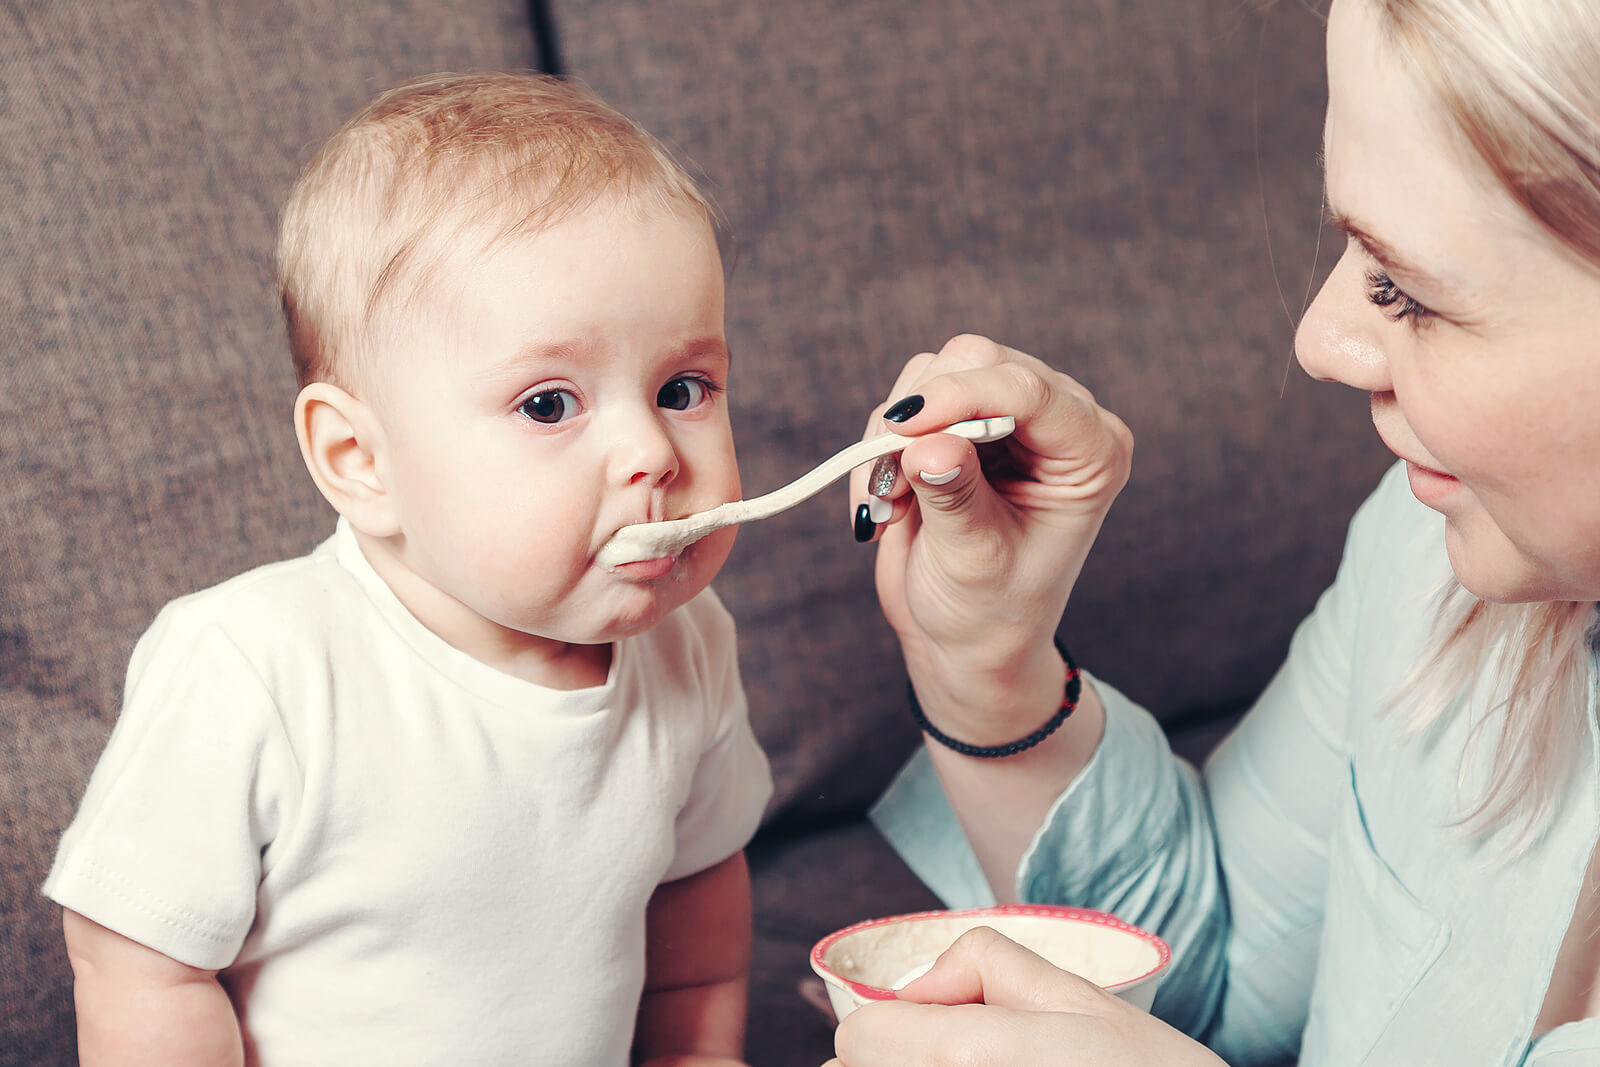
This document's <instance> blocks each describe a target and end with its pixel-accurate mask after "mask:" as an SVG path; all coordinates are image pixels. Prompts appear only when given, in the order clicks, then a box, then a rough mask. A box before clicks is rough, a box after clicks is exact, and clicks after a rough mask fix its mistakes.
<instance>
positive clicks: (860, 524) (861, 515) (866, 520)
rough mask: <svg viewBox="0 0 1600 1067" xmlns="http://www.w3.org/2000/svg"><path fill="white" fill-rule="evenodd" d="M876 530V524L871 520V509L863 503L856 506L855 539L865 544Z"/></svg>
mask: <svg viewBox="0 0 1600 1067" xmlns="http://www.w3.org/2000/svg"><path fill="white" fill-rule="evenodd" d="M877 532H878V524H877V523H875V522H873V521H872V509H871V508H869V507H867V505H865V504H862V505H861V506H860V507H858V508H856V541H857V542H858V543H860V544H865V543H866V542H868V541H870V540H872V535H873V534H875V533H877Z"/></svg>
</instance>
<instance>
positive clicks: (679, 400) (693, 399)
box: [656, 378, 717, 411]
mask: <svg viewBox="0 0 1600 1067" xmlns="http://www.w3.org/2000/svg"><path fill="white" fill-rule="evenodd" d="M716 388H717V387H716V386H715V385H712V384H711V383H710V382H709V381H707V380H706V379H704V378H674V379H672V381H670V382H668V383H667V384H666V385H663V386H662V387H661V391H660V392H659V393H657V394H656V406H657V407H663V408H669V409H670V410H672V411H688V410H689V409H690V408H692V407H697V406H699V405H700V404H703V403H705V401H706V399H707V398H708V397H710V395H711V394H712V393H714V392H715V391H716Z"/></svg>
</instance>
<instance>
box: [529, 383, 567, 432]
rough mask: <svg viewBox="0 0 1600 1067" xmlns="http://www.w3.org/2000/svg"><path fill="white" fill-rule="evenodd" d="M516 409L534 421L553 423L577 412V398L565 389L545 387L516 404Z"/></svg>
mask: <svg viewBox="0 0 1600 1067" xmlns="http://www.w3.org/2000/svg"><path fill="white" fill-rule="evenodd" d="M517 410H518V411H520V412H522V414H524V415H526V416H527V417H528V418H530V419H532V420H533V421H534V422H542V423H545V424H547V425H553V424H554V423H558V422H565V421H566V420H567V419H570V418H572V416H574V415H576V414H577V413H578V398H577V397H575V396H573V395H572V394H571V393H569V392H567V391H566V390H565V389H546V390H545V391H544V392H541V393H534V394H533V395H532V396H530V397H528V398H527V399H526V400H524V401H523V402H522V403H521V404H519V405H517Z"/></svg>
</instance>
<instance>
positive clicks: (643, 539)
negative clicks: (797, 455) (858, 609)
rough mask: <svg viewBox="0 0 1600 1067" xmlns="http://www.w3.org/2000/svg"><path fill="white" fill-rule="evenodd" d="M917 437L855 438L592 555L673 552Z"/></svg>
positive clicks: (991, 421)
mask: <svg viewBox="0 0 1600 1067" xmlns="http://www.w3.org/2000/svg"><path fill="white" fill-rule="evenodd" d="M1016 427H1017V420H1016V419H1014V418H1012V417H1011V416H1010V415H1000V416H996V417H994V418H987V419H968V420H967V421H965V422H958V423H955V424H954V425H951V426H946V427H945V428H944V429H943V430H940V431H938V432H939V433H948V434H953V435H955V436H956V437H964V438H966V439H967V440H969V441H975V442H977V443H979V444H982V443H983V442H985V441H998V440H1000V439H1001V438H1002V437H1005V436H1007V435H1008V434H1010V433H1011V431H1012V430H1014V429H1016ZM915 440H916V438H915V437H904V436H902V435H900V434H897V433H883V434H879V435H878V436H876V437H869V438H867V439H866V440H865V441H857V442H856V443H855V444H853V445H851V446H850V447H849V448H846V449H844V450H843V451H842V452H840V453H838V454H837V455H835V456H833V457H831V458H829V459H826V460H824V461H823V462H821V463H819V464H817V466H816V467H814V468H812V469H811V470H810V471H807V472H806V473H805V474H802V475H801V476H800V477H798V478H796V479H795V480H794V481H792V482H790V483H789V484H788V485H786V486H784V487H783V488H782V489H775V490H773V491H772V492H770V493H768V494H766V495H765V496H758V497H756V498H755V499H753V500H734V501H731V502H729V503H727V504H718V505H717V506H716V507H714V508H711V509H710V510H708V511H702V512H700V513H699V514H698V515H689V516H686V517H685V518H681V519H669V520H667V521H666V522H643V523H637V524H635V525H633V526H624V527H623V528H622V529H620V530H618V531H617V532H616V533H615V534H613V535H612V536H611V540H609V541H607V542H606V543H605V544H604V545H602V546H601V548H600V551H599V552H598V553H597V554H596V555H595V559H596V560H598V561H599V563H600V564H601V565H602V566H605V567H611V568H616V567H620V566H622V565H623V564H625V563H638V562H641V561H643V560H647V559H660V558H661V557H662V556H671V555H674V554H676V553H677V552H679V551H680V550H681V549H683V548H685V547H686V546H688V545H691V544H693V543H694V542H696V541H698V540H700V539H701V538H702V537H704V536H705V535H706V534H708V533H711V532H712V531H713V530H720V529H722V528H723V527H724V526H733V525H735V524H736V523H741V522H754V521H755V520H756V519H765V518H768V517H770V516H773V515H776V514H778V513H779V512H780V511H788V510H789V509H790V508H792V507H794V506H795V505H796V504H798V503H800V502H801V501H802V500H805V499H807V498H809V497H812V496H815V495H816V494H817V493H819V492H821V491H822V490H823V489H826V488H827V487H828V486H830V485H832V484H833V483H834V482H836V481H838V480H839V479H840V478H842V477H844V476H845V475H846V474H849V473H850V472H851V471H852V470H854V469H855V468H857V467H859V466H861V464H863V463H870V462H872V461H873V460H875V459H877V458H878V457H879V456H886V455H888V454H889V453H890V452H898V451H900V450H901V449H903V448H905V447H906V446H907V445H909V444H910V443H911V442H912V441H915Z"/></svg>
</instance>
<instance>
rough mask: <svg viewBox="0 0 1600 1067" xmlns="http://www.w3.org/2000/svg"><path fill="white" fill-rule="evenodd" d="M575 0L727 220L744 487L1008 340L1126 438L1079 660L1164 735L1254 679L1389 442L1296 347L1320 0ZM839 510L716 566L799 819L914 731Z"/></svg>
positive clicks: (582, 50)
mask: <svg viewBox="0 0 1600 1067" xmlns="http://www.w3.org/2000/svg"><path fill="white" fill-rule="evenodd" d="M558 11H559V13H560V32H561V42H562V50H563V54H564V56H565V60H566V66H567V68H568V70H569V71H570V72H571V74H572V75H573V76H575V77H578V78H582V79H584V80H586V81H587V82H589V83H590V84H591V85H593V86H594V87H595V88H596V89H598V90H599V91H600V92H601V94H602V95H604V96H606V97H607V98H609V99H610V100H612V101H613V102H614V103H616V104H617V105H619V106H620V107H622V108H623V109H625V110H627V111H629V112H630V113H631V114H633V115H635V116H636V117H638V118H639V119H640V120H642V121H643V122H644V123H645V124H646V125H647V126H649V127H650V128H651V129H652V130H654V131H656V132H657V133H658V134H660V135H661V136H663V137H664V138H666V139H667V140H668V141H670V142H671V143H673V144H674V145H675V146H676V147H677V148H678V149H679V150H680V151H681V152H682V153H683V154H684V155H685V156H686V157H688V158H689V159H690V160H692V161H693V162H694V163H695V164H697V165H698V166H699V167H700V168H701V169H702V170H703V171H704V172H705V174H706V176H707V177H708V179H709V182H710V184H711V187H712V189H713V191H714V193H715V195H716V197H717V199H718V201H719V202H720V203H721V205H722V207H723V209H724V210H725V211H726V213H727V215H728V217H729V220H730V223H731V226H730V229H731V232H732V254H731V257H730V258H731V260H732V286H731V289H730V293H729V301H730V302H729V331H730V340H731V344H732V347H733V349H734V351H735V353H736V359H735V363H736V366H735V372H734V381H733V389H732V397H733V400H732V402H733V404H734V415H735V419H734V431H735V435H736V437H737V439H738V441H739V446H740V455H741V463H742V466H743V471H744V482H745V485H746V487H747V489H748V491H750V492H752V493H754V492H760V491H764V490H766V489H769V488H771V487H774V486H777V485H779V484H781V483H783V482H786V481H787V480H788V479H790V478H791V477H793V476H795V475H796V474H798V473H799V472H801V471H802V470H804V469H805V468H806V467H807V466H809V465H810V464H811V463H813V462H815V461H816V460H817V459H818V458H820V457H821V456H823V455H824V454H826V453H829V452H831V451H832V450H833V449H835V448H837V447H839V446H840V445H841V444H843V443H844V442H846V441H847V440H850V439H853V438H855V437H856V436H858V435H859V434H860V432H861V427H862V421H863V416H864V413H865V412H866V411H867V410H868V409H869V408H870V407H871V406H872V405H873V404H875V403H877V402H878V401H880V400H882V399H884V398H885V395H886V392H887V391H888V390H889V388H890V387H891V384H892V382H893V380H894V374H895V372H896V370H897V369H898V367H899V366H900V365H901V363H902V362H903V361H904V360H905V359H906V358H907V357H908V356H910V355H912V354H913V353H915V352H917V351H919V350H923V349H931V348H937V347H938V346H939V345H940V344H941V343H943V341H944V340H945V339H947V338H948V337H949V336H951V335H952V334H954V333H956V332H960V331H977V332H984V333H988V334H990V335H992V336H995V337H997V338H1000V339H1002V340H1004V341H1006V342H1007V343H1009V344H1012V345H1015V346H1017V347H1019V348H1022V349H1024V350H1027V351H1030V352H1032V353H1034V354H1036V355H1039V356H1041V357H1043V358H1045V359H1047V360H1049V361H1051V362H1053V363H1054V364H1055V365H1056V366H1058V367H1061V368H1063V369H1065V370H1068V371H1070V372H1071V373H1073V374H1075V375H1077V376H1078V377H1079V378H1080V379H1081V380H1082V381H1083V382H1084V383H1086V384H1087V385H1088V386H1089V387H1090V388H1091V389H1092V390H1093V391H1094V392H1095V393H1096V395H1097V396H1098V397H1099V398H1100V399H1101V400H1102V401H1103V402H1104V403H1106V404H1107V405H1108V406H1109V407H1111V408H1112V409H1113V410H1115V411H1117V412H1118V413H1120V414H1121V415H1122V416H1123V417H1124V418H1125V419H1126V420H1127V422H1128V424H1129V425H1130V426H1131V427H1132V429H1133V431H1134V434H1135V436H1136V437H1137V439H1138V448H1137V450H1136V455H1135V458H1134V475H1133V480H1132V482H1131V484H1130V485H1129V487H1128V489H1127V490H1126V491H1125V492H1124V493H1123V496H1122V499H1121V501H1120V502H1119V503H1118V505H1117V507H1116V508H1115V509H1114V511H1113V513H1112V515H1111V517H1110V519H1109V521H1108V522H1107V525H1106V528H1105V532H1104V534H1103V536H1102V537H1101V539H1100V543H1099V545H1098V546H1097V548H1096V549H1095V552H1094V554H1093V555H1092V556H1091V558H1090V561H1089V564H1088V569H1087V572H1086V573H1085V575H1084V578H1083V580H1082V582H1081V584H1080V587H1079V589H1078V591H1077V594H1076V596H1075V598H1074V601H1073V604H1072V605H1071V607H1070V608H1069V611H1068V619H1067V625H1066V628H1065V630H1064V633H1065V635H1066V638H1067V640H1068V642H1069V643H1070V644H1071V646H1072V648H1073V649H1074V651H1075V654H1076V655H1077V657H1078V659H1079V662H1081V663H1083V664H1085V665H1087V666H1088V667H1090V668H1091V669H1093V670H1094V671H1095V672H1097V673H1098V674H1099V675H1101V676H1102V677H1105V678H1107V679H1109V680H1111V681H1113V682H1114V683H1115V684H1117V685H1118V686H1121V687H1124V688H1125V689H1126V691H1127V692H1128V693H1129V694H1130V695H1132V696H1133V697H1135V698H1136V699H1139V700H1141V701H1143V702H1145V703H1146V704H1148V705H1149V706H1150V707H1151V708H1152V710H1154V711H1155V712H1156V714H1157V715H1158V716H1160V717H1162V718H1163V719H1164V720H1167V721H1173V720H1175V719H1180V718H1182V717H1184V716H1186V715H1189V714H1193V713H1196V712H1210V711H1213V710H1215V709H1220V708H1232V707H1237V706H1238V705H1240V704H1242V703H1244V702H1246V701H1247V700H1248V699H1249V697H1250V696H1251V695H1253V694H1254V693H1255V692H1256V691H1257V690H1258V689H1259V688H1260V687H1261V686H1262V684H1263V683H1264V682H1265V681H1266V679H1267V678H1268V676H1269V674H1270V672H1271V671H1272V669H1273V668H1274V666H1275V665H1276V663H1277V662H1278V661H1279V659H1280V658H1281V657H1282V655H1283V653H1284V651H1285V649H1286V648H1287V643H1288V638H1289V634H1290V631H1291V629H1292V628H1293V625H1294V623H1295V622H1296V620H1297V619H1298V618H1299V617H1300V616H1301V615H1302V614H1303V613H1304V612H1305V611H1306V610H1307V609H1308V608H1309V607H1310V605H1311V603H1312V601H1313V599H1314V598H1315V596H1316V594H1317V592H1318V591H1319V590H1320V589H1321V587H1322V586H1323V585H1324V584H1325V583H1326V582H1327V581H1328V580H1329V579H1330V578H1331V577H1332V574H1333V570H1334V566H1335V564H1336V561H1337V558H1338V551H1339V545H1340V543H1341V540H1342V534H1343V525H1344V522H1345V520H1346V519H1347V518H1348V516H1349V515H1350V514H1351V512H1352V511H1353V510H1354V507H1355V504H1356V503H1357V502H1358V501H1359V499H1360V498H1361V497H1362V496H1363V495H1364V494H1365V493H1366V491H1367V490H1368V489H1369V488H1370V487H1371V486H1372V485H1374V484H1375V483H1376V480H1377V477H1378V474H1379V473H1380V472H1381V470H1382V468H1383V467H1384V465H1385V463H1386V462H1387V455H1386V453H1384V452H1383V450H1382V448H1381V447H1380V446H1379V444H1378V442H1377V441H1376V439H1375V437H1374V435H1373V434H1372V431H1371V428H1370V426H1368V425H1367V405H1366V402H1365V400H1364V398H1362V397H1360V396H1357V395H1355V394H1353V393H1350V392H1349V391H1348V390H1343V389H1339V388H1336V387H1332V386H1320V387H1319V386H1317V385H1314V384H1313V383H1311V382H1309V381H1308V380H1306V379H1304V377H1303V376H1302V375H1301V374H1300V373H1299V372H1298V371H1297V370H1296V369H1295V368H1294V367H1293V365H1292V356H1291V328H1290V321H1289V313H1292V312H1298V311H1299V309H1300V307H1301V305H1302V303H1303V301H1304V299H1305V295H1306V293H1307V292H1308V288H1307V286H1308V282H1309V280H1310V278H1311V276H1312V274H1313V273H1314V270H1313V263H1314V261H1315V260H1316V258H1317V257H1316V251H1317V242H1318V239H1319V218H1320V175H1319V173H1318V168H1317V162H1316V154H1317V148H1318V144H1319V140H1320V131H1321V112H1322V108H1323V100H1324V87H1323V80H1322V79H1323V76H1322V59H1321V52H1322V43H1321V36H1322V25H1321V23H1320V21H1319V20H1318V19H1317V18H1316V17H1315V16H1314V15H1313V14H1312V13H1311V12H1310V11H1309V10H1308V8H1307V7H1306V6H1305V5H1300V4H1279V5H1277V6H1276V8H1274V9H1273V10H1272V11H1271V12H1270V13H1269V14H1268V15H1266V16H1265V17H1263V16H1261V15H1260V14H1258V13H1257V8H1256V6H1255V5H1247V4H1239V3H1237V2H1235V0H1194V2H1186V3H1176V4H1175V3H1172V2H1170V0H1120V2H1117V3H1102V2H1090V0H1068V2H1062V0H1013V2H1011V3H1008V4H1004V5H999V6H998V7H995V6H990V7H986V8H981V9H980V8H975V7H974V6H973V5H971V4H968V3H961V2H957V0H928V2H925V3H918V4H915V5H908V4H904V3H900V2H897V0H853V2H849V3H842V2H837V0H801V2H797V3H788V4H741V5H728V4H723V3H718V2H715V0H606V2H605V3H585V2H579V0H569V2H567V3H563V4H561V5H560V6H559V8H558ZM1269 236H1270V240H1269ZM1327 240H1330V241H1331V240H1332V238H1331V237H1330V238H1327ZM1332 247H1333V246H1330V248H1324V249H1323V250H1322V256H1321V261H1322V266H1323V268H1326V266H1327V265H1328V264H1330V263H1331V261H1332V259H1333V255H1332V252H1331V248H1332ZM1274 266H1276V268H1277V273H1276V275H1275V274H1274ZM846 504H847V502H846V500H845V498H844V493H843V491H842V490H838V491H835V492H834V493H833V494H831V495H829V496H827V497H826V498H823V499H818V500H814V501H812V502H810V503H808V504H806V505H804V506H802V507H800V508H797V509H796V510H795V511H793V512H790V513H788V514H786V515H784V516H781V517H778V518H775V519H771V520H768V521H767V522H765V523H762V524H760V525H757V526H752V527H750V528H747V529H746V530H744V531H743V533H742V534H741V535H740V540H739V544H738V546H737V547H736V548H735V549H734V555H733V558H732V560H731V561H730V563H729V565H728V567H727V569H726V571H725V572H724V578H723V580H722V581H721V582H720V583H719V589H720V590H721V592H722V595H723V597H724V599H725V600H726V601H727V603H728V605H729V607H730V608H731V609H732V610H733V612H734V614H735V616H736V617H737V618H738V620H739V623H740V628H741V639H742V652H743V662H744V669H745V673H746V677H747V680H748V681H749V682H750V684H751V688H752V708H753V711H754V714H755V716H756V721H757V728H758V732H759V734H760V737H761V739H762V741H763V742H764V743H765V744H766V746H767V748H768V751H769V753H770V754H771V756H772V758H773V762H774V766H775V769H776V772H777V779H778V795H777V798H776V800H775V802H774V814H775V816H777V817H779V818H781V817H783V816H789V817H793V818H795V819H806V818H827V817H831V816H833V815H837V814H839V813H841V812H851V811H858V810H859V809H860V808H861V806H862V805H863V804H864V803H866V802H867V801H868V800H869V799H870V798H872V797H873V796H875V795H876V794H877V793H878V791H880V790H881V789H882V788H883V786H884V784H885V783H886V782H887V780H888V778H889V776H890V775H891V774H892V773H893V772H894V770H895V768H896V767H897V765H898V764H899V762H900V760H901V759H902V758H903V757H904V755H905V754H906V753H907V752H908V751H909V750H910V748H911V746H912V745H914V744H915V743H916V734H915V731H914V729H913V728H912V726H911V725H910V722H909V720H908V719H907V718H906V715H905V711H904V695H903V685H904V682H903V674H902V668H901V665H900V663H899V660H898V656H897V653H896V651H895V648H894V644H893V641H892V638H891V635H890V634H889V631H888V629H887V627H886V626H885V624H884V623H883V622H882V620H881V617H880V615H879V612H878V608H877V604H876V600H875V597H874V594H873V591H872V582H871V559H872V552H871V550H870V549H863V548H859V547H857V546H855V545H854V544H853V543H852V541H851V537H850V533H849V528H848V523H847V506H846ZM768 548H770V549H771V550H772V554H771V556H770V557H769V556H768V554H767V551H766V550H767V549H768Z"/></svg>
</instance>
